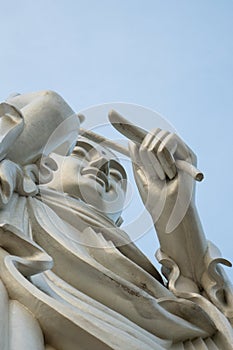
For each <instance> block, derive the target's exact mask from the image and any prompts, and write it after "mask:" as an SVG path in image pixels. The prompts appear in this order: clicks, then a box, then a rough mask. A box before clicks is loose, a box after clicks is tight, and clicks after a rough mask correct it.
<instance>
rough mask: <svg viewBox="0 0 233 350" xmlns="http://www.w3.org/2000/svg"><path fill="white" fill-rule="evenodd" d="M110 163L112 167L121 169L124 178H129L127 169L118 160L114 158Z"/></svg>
mask: <svg viewBox="0 0 233 350" xmlns="http://www.w3.org/2000/svg"><path fill="white" fill-rule="evenodd" d="M109 163H110V168H111V169H114V170H117V171H119V172H120V173H121V175H122V177H123V178H124V179H127V174H126V171H125V169H124V167H123V166H122V165H121V164H120V163H119V162H117V161H116V160H114V159H111V160H110V162H109Z"/></svg>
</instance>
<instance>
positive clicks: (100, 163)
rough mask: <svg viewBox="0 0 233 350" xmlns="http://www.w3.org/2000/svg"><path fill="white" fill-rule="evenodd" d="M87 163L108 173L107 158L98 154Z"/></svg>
mask: <svg viewBox="0 0 233 350" xmlns="http://www.w3.org/2000/svg"><path fill="white" fill-rule="evenodd" d="M89 165H90V166H91V167H94V168H97V169H99V170H100V171H102V172H103V173H104V174H105V175H106V176H108V175H109V160H108V159H106V158H104V157H102V156H99V157H98V158H96V159H93V160H92V161H91V162H90V163H89Z"/></svg>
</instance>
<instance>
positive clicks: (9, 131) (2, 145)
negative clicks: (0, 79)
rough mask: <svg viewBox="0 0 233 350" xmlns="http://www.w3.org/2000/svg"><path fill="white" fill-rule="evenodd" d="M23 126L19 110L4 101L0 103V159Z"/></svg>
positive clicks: (3, 156)
mask: <svg viewBox="0 0 233 350" xmlns="http://www.w3.org/2000/svg"><path fill="white" fill-rule="evenodd" d="M23 127H24V119H23V115H22V113H21V112H20V110H19V109H18V108H16V107H14V106H12V105H10V104H8V103H6V102H3V103H0V161H1V160H2V159H3V158H5V156H6V155H7V152H8V150H9V149H10V148H11V146H12V145H13V143H14V142H15V140H16V139H17V138H18V137H19V135H20V134H21V132H22V131H23Z"/></svg>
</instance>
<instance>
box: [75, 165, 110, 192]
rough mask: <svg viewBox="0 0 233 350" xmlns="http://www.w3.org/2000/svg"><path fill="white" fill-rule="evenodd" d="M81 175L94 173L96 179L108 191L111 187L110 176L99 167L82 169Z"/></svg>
mask: <svg viewBox="0 0 233 350" xmlns="http://www.w3.org/2000/svg"><path fill="white" fill-rule="evenodd" d="M81 175H94V180H96V182H98V183H99V184H100V185H101V186H102V187H105V189H106V191H108V189H109V179H108V176H107V175H106V174H105V173H104V172H103V171H101V170H100V169H98V168H94V167H87V168H84V169H82V171H81Z"/></svg>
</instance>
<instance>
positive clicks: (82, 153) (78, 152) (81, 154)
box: [73, 146, 90, 160]
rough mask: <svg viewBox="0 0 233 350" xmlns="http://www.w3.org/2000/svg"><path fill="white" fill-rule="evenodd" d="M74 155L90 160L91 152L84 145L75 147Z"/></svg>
mask: <svg viewBox="0 0 233 350" xmlns="http://www.w3.org/2000/svg"><path fill="white" fill-rule="evenodd" d="M73 153H74V155H75V156H76V157H79V158H85V159H86V160H90V156H89V152H88V150H86V149H85V148H83V147H77V146H76V147H75V149H74V151H73Z"/></svg>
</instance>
